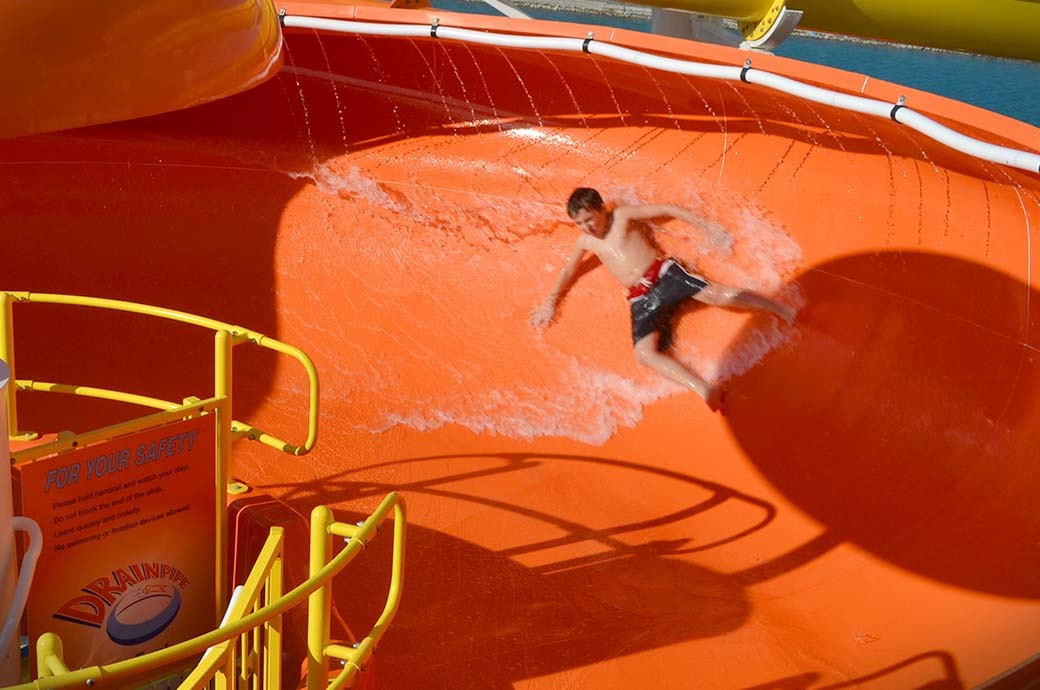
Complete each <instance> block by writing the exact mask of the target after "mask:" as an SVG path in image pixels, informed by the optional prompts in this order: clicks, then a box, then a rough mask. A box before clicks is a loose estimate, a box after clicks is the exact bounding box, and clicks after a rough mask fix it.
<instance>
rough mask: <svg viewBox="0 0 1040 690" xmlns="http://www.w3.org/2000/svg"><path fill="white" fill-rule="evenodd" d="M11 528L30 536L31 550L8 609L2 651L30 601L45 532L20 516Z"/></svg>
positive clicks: (20, 572) (0, 636)
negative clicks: (30, 590)
mask: <svg viewBox="0 0 1040 690" xmlns="http://www.w3.org/2000/svg"><path fill="white" fill-rule="evenodd" d="M11 527H12V528H14V529H15V530H18V531H21V532H27V533H28V534H29V548H27V549H26V550H25V556H24V557H23V558H22V569H21V571H19V573H18V585H17V586H16V587H15V591H14V597H12V599H11V608H10V609H8V611H7V618H6V619H5V620H4V628H3V632H0V649H6V648H7V645H8V644H10V642H11V636H12V635H14V633H15V632H16V631H17V630H18V626H19V624H20V623H21V622H22V614H23V613H24V612H25V604H26V603H27V602H28V601H29V588H30V587H31V586H32V581H33V576H34V575H35V574H36V561H38V560H39V559H40V552H41V551H43V532H42V531H41V530H40V526H39V525H38V524H37V523H36V520H33V519H32V518H27V517H23V516H21V515H19V516H17V517H15V518H13V519H12V520H11Z"/></svg>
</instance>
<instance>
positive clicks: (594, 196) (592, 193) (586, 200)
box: [567, 187, 603, 218]
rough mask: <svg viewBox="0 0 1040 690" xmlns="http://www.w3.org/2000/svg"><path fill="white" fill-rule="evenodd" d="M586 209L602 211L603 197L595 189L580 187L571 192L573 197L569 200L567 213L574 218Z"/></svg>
mask: <svg viewBox="0 0 1040 690" xmlns="http://www.w3.org/2000/svg"><path fill="white" fill-rule="evenodd" d="M585 210H588V211H602V210H603V197H601V196H600V195H599V192H597V191H596V190H595V189H592V188H590V187H578V188H577V189H575V190H574V191H573V192H571V198H570V199H568V200H567V215H569V216H570V217H571V218H573V217H574V216H576V215H578V213H580V212H581V211H585Z"/></svg>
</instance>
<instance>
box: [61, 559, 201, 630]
mask: <svg viewBox="0 0 1040 690" xmlns="http://www.w3.org/2000/svg"><path fill="white" fill-rule="evenodd" d="M189 584H190V583H189V582H188V577H187V575H185V574H184V573H183V572H182V571H181V570H180V569H179V568H177V567H175V566H173V565H170V564H168V563H159V562H150V563H133V564H129V565H127V566H125V567H123V568H117V569H115V570H113V571H112V574H111V575H105V576H102V577H99V578H97V579H96V580H94V581H93V582H91V583H90V584H88V585H85V586H84V587H83V588H82V590H81V591H82V592H84V593H83V594H81V595H78V596H75V597H73V598H71V599H69V600H68V601H67V602H65V603H64V604H62V605H61V606H60V607H59V608H58V610H57V612H56V613H54V616H53V617H54V618H57V619H59V620H63V621H68V622H70V623H77V624H79V625H86V626H89V627H92V628H100V627H102V626H104V628H105V632H106V633H107V634H108V637H109V639H111V640H112V641H113V642H115V643H117V644H121V645H135V644H141V643H142V642H147V641H148V640H150V639H152V638H153V637H155V636H156V635H158V634H159V633H161V632H162V631H163V630H165V629H166V628H167V627H169V625H170V623H172V622H173V621H174V619H175V618H176V617H177V613H178V612H179V611H180V608H181V591H182V590H183V589H184V588H185V587H187V586H188V585H189Z"/></svg>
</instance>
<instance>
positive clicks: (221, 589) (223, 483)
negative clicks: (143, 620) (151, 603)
mask: <svg viewBox="0 0 1040 690" xmlns="http://www.w3.org/2000/svg"><path fill="white" fill-rule="evenodd" d="M213 342H214V345H213V350H214V353H213V377H214V381H213V397H215V398H223V399H224V403H223V404H222V405H219V406H218V407H217V458H216V461H217V462H216V465H217V467H216V477H214V481H216V483H217V496H218V501H217V524H216V529H217V553H216V558H217V560H216V563H217V578H216V585H217V596H216V602H217V607H216V611H214V614H215V616H216V620H220V616H221V612H222V611H224V610H225V609H226V608H227V604H228V602H227V583H226V582H225V579H226V578H227V564H226V560H227V511H226V510H224V505H225V503H226V502H227V485H228V464H229V458H230V456H231V420H232V414H233V413H232V411H231V410H232V408H231V366H232V365H231V347H232V345H233V343H232V340H231V334H230V333H228V332H227V331H226V330H223V329H221V330H218V331H217V332H216V333H215V334H214V336H213Z"/></svg>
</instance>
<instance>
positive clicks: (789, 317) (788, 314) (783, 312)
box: [773, 304, 798, 326]
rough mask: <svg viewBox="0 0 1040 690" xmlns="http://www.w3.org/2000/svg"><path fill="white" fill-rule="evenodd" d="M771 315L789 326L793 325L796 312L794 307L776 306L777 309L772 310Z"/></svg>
mask: <svg viewBox="0 0 1040 690" xmlns="http://www.w3.org/2000/svg"><path fill="white" fill-rule="evenodd" d="M773 313H774V314H776V315H777V316H779V317H780V318H781V319H783V320H784V321H786V322H787V325H788V326H790V325H791V324H793V323H794V317H795V316H796V315H797V314H798V311H797V310H796V309H795V308H794V307H789V306H787V305H786V304H778V305H777V308H776V309H774V310H773Z"/></svg>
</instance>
